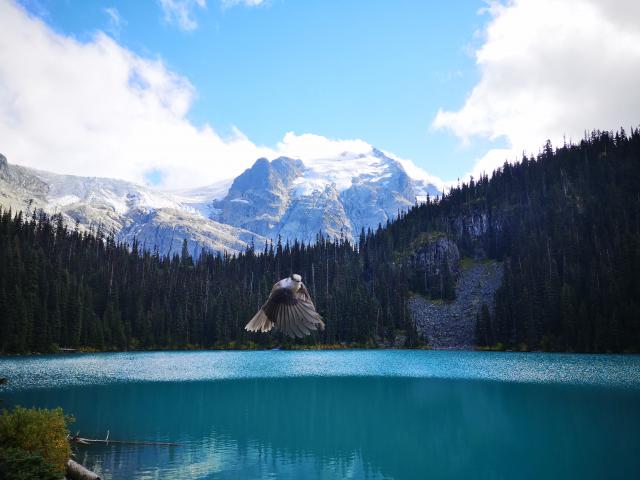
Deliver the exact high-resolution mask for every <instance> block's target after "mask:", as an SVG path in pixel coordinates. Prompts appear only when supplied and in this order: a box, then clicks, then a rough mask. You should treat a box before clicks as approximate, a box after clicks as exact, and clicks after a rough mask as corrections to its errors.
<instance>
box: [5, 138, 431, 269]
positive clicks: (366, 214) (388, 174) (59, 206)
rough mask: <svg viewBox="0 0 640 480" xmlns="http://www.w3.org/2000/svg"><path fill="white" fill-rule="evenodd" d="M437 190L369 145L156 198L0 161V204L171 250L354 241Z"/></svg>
mask: <svg viewBox="0 0 640 480" xmlns="http://www.w3.org/2000/svg"><path fill="white" fill-rule="evenodd" d="M441 188H442V184H441V182H439V181H438V180H437V179H435V178H432V177H430V176H428V175H427V174H426V173H425V172H423V171H422V170H420V169H418V168H417V167H416V166H415V165H413V164H412V163H410V162H407V161H405V160H400V159H397V158H394V157H393V156H391V155H390V154H386V153H383V152H382V151H380V150H377V149H375V148H373V147H371V148H370V149H367V150H366V151H360V152H344V153H342V154H340V155H338V156H329V157H328V158H303V159H294V158H289V157H279V158H276V159H273V160H268V159H266V158H260V159H258V160H257V161H256V162H255V163H254V165H253V166H252V167H251V168H249V169H247V170H245V171H244V172H243V173H242V174H240V175H239V176H238V177H236V178H235V179H233V180H226V181H220V182H218V183H216V184H212V185H208V186H205V187H202V188H197V189H192V190H183V191H172V192H166V191H158V190H155V189H152V188H149V187H145V186H141V185H136V184H134V183H131V182H127V181H123V180H114V179H108V178H93V177H92V178H89V177H79V176H72V175H59V174H55V173H50V172H44V171H39V170H34V169H30V168H27V167H22V166H18V165H10V164H8V163H7V160H6V158H5V157H4V156H1V155H0V205H2V206H3V208H8V207H11V208H13V209H14V211H15V210H25V209H26V208H29V209H33V208H41V209H43V210H44V211H46V212H48V213H52V214H53V213H59V214H62V216H63V218H64V219H65V220H66V221H67V223H68V224H69V225H74V224H75V223H76V222H77V223H78V224H79V226H80V228H82V229H93V230H94V231H95V230H97V229H98V228H100V229H101V230H102V231H103V232H114V233H115V234H116V237H117V238H118V239H119V240H123V241H126V242H129V243H131V242H132V241H133V240H134V239H137V240H138V241H139V243H140V245H142V246H144V247H146V248H147V249H150V250H153V249H155V248H157V249H158V250H159V252H161V253H164V254H167V253H177V252H180V250H181V246H182V242H183V239H186V240H187V242H188V246H189V250H190V252H191V253H192V254H193V255H196V256H197V255H198V254H199V253H201V252H202V251H203V250H205V249H206V250H209V251H216V252H222V251H227V252H230V253H235V252H239V251H242V250H243V249H245V248H246V247H247V245H248V244H249V243H250V242H252V241H253V242H254V243H255V245H256V246H257V247H258V248H261V246H262V245H264V242H265V241H267V239H272V240H274V241H275V240H277V238H278V237H281V238H282V239H283V241H286V240H291V241H292V240H294V239H298V240H301V241H305V242H313V241H314V240H315V239H316V236H317V235H318V233H320V232H322V234H323V235H328V236H331V237H339V236H341V235H342V236H344V237H345V238H347V239H350V240H354V239H355V238H356V237H357V236H358V234H359V233H360V231H361V229H363V228H364V229H367V228H373V229H375V228H376V227H377V226H378V224H383V225H384V224H385V223H386V222H387V220H390V219H393V218H395V217H396V216H397V214H398V211H400V210H405V209H407V208H409V207H410V206H412V205H414V204H415V203H416V202H417V201H419V200H420V199H421V198H423V197H424V196H426V195H427V194H429V195H432V196H435V195H439V193H440V192H441Z"/></svg>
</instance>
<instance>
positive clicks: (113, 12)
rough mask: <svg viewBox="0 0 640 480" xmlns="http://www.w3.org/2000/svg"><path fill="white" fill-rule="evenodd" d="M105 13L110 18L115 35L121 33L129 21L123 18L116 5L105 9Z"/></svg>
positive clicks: (110, 26)
mask: <svg viewBox="0 0 640 480" xmlns="http://www.w3.org/2000/svg"><path fill="white" fill-rule="evenodd" d="M103 11H104V13H105V14H106V15H107V18H108V20H109V28H108V31H110V32H111V33H112V34H113V35H115V36H116V37H117V36H119V35H120V29H121V28H122V27H123V26H124V25H126V24H127V22H126V21H125V20H124V18H122V16H121V15H120V12H119V11H118V9H117V8H116V7H108V8H104V9H103Z"/></svg>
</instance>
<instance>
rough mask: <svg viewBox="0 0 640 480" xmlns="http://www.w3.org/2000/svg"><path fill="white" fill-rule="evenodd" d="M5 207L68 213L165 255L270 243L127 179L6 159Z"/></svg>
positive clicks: (1, 167) (0, 194)
mask: <svg viewBox="0 0 640 480" xmlns="http://www.w3.org/2000/svg"><path fill="white" fill-rule="evenodd" d="M0 205H2V207H3V208H5V209H8V208H12V209H13V210H14V211H18V210H25V209H33V208H39V209H42V210H44V211H45V212H47V213H50V214H60V215H62V217H63V219H64V220H65V222H66V223H67V224H69V225H73V224H75V223H77V224H78V227H79V228H80V229H81V230H93V231H97V230H98V229H100V230H101V231H102V232H103V233H111V232H113V233H114V234H115V237H116V239H118V240H122V241H126V242H128V243H132V242H133V240H134V239H137V240H138V242H139V243H140V245H144V246H145V247H146V248H148V249H149V250H154V249H156V248H157V249H158V252H159V253H161V254H169V253H176V252H178V253H179V252H180V250H181V247H182V242H183V240H187V245H188V249H189V252H190V253H191V254H192V255H194V256H197V255H198V254H199V253H201V252H202V251H203V250H209V251H212V252H224V251H227V252H230V253H237V252H240V251H243V250H244V249H245V248H246V247H247V245H248V244H249V242H251V241H252V239H253V240H255V242H256V243H260V242H264V240H263V239H261V238H260V237H259V236H258V235H255V234H254V233H252V232H249V231H246V230H242V229H238V228H234V227H232V226H229V225H221V224H219V223H218V222H215V221H213V220H211V219H209V218H206V217H204V216H202V215H201V214H200V213H199V212H198V210H197V209H195V208H193V207H191V206H189V205H188V204H185V203H182V202H181V201H180V200H179V199H177V198H175V197H174V196H172V195H170V194H165V193H162V192H159V191H156V190H152V189H150V188H147V187H143V186H140V185H136V184H133V183H130V182H126V181H123V180H114V179H108V178H93V177H92V178H89V177H77V176H72V175H58V174H55V173H50V172H43V171H39V170H33V169H30V168H26V167H21V166H18V165H9V164H8V162H7V160H6V158H5V157H4V156H0Z"/></svg>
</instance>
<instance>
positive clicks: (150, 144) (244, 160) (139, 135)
mask: <svg viewBox="0 0 640 480" xmlns="http://www.w3.org/2000/svg"><path fill="white" fill-rule="evenodd" d="M0 18H2V19H3V20H4V21H3V24H4V28H3V34H2V35H0V140H1V142H0V152H2V153H4V154H5V155H6V156H7V157H8V159H9V161H10V162H15V163H19V164H23V165H27V166H31V167H34V168H40V169H46V170H52V171H56V172H60V173H68V174H75V175H91V176H108V177H116V178H123V179H127V180H131V181H136V182H144V181H145V178H146V176H147V175H148V174H149V172H156V173H155V175H157V174H158V173H157V172H159V174H160V180H161V184H162V186H165V187H168V188H182V187H190V186H196V185H202V184H206V183H209V182H213V181H216V180H219V179H221V178H228V177H232V176H234V175H236V174H237V173H238V172H239V171H242V170H243V169H244V168H247V167H248V166H249V165H250V164H251V163H252V162H253V161H254V160H255V159H256V158H258V157H259V156H262V155H268V156H270V155H272V154H273V152H272V150H271V149H267V148H263V147H259V146H257V145H255V144H253V143H252V142H251V141H250V140H248V139H247V138H246V136H245V135H243V134H242V133H241V132H240V131H237V130H234V133H233V134H232V135H231V137H229V138H222V137H221V136H220V135H218V134H217V133H216V132H215V131H214V130H213V129H212V128H211V127H209V126H208V125H204V126H201V127H199V126H195V125H193V124H192V123H191V122H190V121H189V120H188V119H187V118H186V115H187V112H188V110H189V108H190V106H191V104H192V102H193V100H194V95H195V92H194V88H193V86H192V85H191V84H190V83H189V81H188V80H187V79H186V78H184V77H182V76H180V75H177V74H175V73H173V72H172V71H170V70H169V69H168V68H167V67H166V65H164V64H163V62H162V60H160V59H145V58H141V57H139V56H137V55H135V54H134V53H132V52H131V51H129V50H126V49H124V48H122V47H121V46H119V45H118V44H117V43H116V42H115V41H114V40H113V39H112V38H110V37H109V36H107V35H105V34H104V33H101V32H98V33H96V34H95V36H94V38H93V39H92V40H91V41H89V42H87V43H82V42H78V41H77V40H75V39H72V38H69V37H65V36H62V35H59V34H57V33H55V32H53V31H52V30H51V29H49V28H48V27H47V26H46V25H45V24H44V23H43V22H42V21H40V20H39V19H37V18H34V17H31V16H29V15H28V14H27V13H26V12H25V11H24V10H23V9H22V8H21V7H19V6H16V5H15V4H13V3H11V2H8V1H4V0H0Z"/></svg>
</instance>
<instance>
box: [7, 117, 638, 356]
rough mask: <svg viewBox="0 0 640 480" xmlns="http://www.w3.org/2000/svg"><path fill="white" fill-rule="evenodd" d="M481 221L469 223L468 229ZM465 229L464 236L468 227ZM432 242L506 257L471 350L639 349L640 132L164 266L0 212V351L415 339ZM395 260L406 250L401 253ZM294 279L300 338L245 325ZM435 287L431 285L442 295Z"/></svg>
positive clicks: (549, 152)
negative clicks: (405, 206) (338, 232)
mask: <svg viewBox="0 0 640 480" xmlns="http://www.w3.org/2000/svg"><path fill="white" fill-rule="evenodd" d="M478 225H480V228H476V227H477V226H478ZM472 227H473V228H472ZM431 234H437V235H444V236H446V237H448V238H449V239H451V240H452V241H454V242H455V243H456V244H457V247H458V248H459V250H460V254H461V255H462V256H464V257H471V258H490V259H495V260H499V261H502V262H504V268H505V275H504V281H503V285H502V287H501V288H500V289H499V290H498V292H497V294H496V298H495V309H492V311H493V314H492V315H490V314H489V310H488V309H487V308H483V309H482V315H481V316H480V320H479V323H478V329H477V330H478V338H477V343H478V344H479V345H485V346H493V345H496V344H502V345H504V346H506V347H508V348H526V349H543V350H560V351H585V352H608V351H611V352H625V351H640V280H639V279H638V278H637V274H638V273H639V272H640V130H638V129H635V130H632V131H631V133H630V134H629V135H628V134H627V133H626V132H625V131H623V130H621V131H619V132H617V133H610V132H593V133H592V134H591V135H590V136H588V137H587V138H585V139H584V140H582V141H581V142H580V144H579V145H564V146H562V147H560V148H557V149H555V150H554V149H553V148H552V146H551V145H550V144H549V143H547V145H545V146H544V148H543V150H542V152H541V153H540V154H539V155H538V156H537V158H526V157H525V158H523V159H522V161H521V162H519V163H517V164H507V163H505V165H504V166H503V167H502V168H501V169H499V170H497V171H495V172H493V175H492V176H491V178H489V177H488V176H482V177H481V178H479V179H471V180H470V181H469V182H468V183H463V184H461V185H459V186H458V187H456V188H453V189H452V190H451V191H450V192H449V193H448V194H446V195H445V196H444V197H443V198H442V199H439V200H437V201H433V200H428V201H427V202H426V203H424V204H421V205H419V206H415V207H414V208H412V209H411V210H410V211H409V212H406V213H402V214H400V215H399V217H398V219H397V220H395V221H393V222H390V223H388V224H387V225H385V226H380V227H379V228H378V229H377V230H375V231H368V232H364V231H363V232H362V233H361V235H360V237H359V241H358V244H357V245H353V244H351V243H350V242H348V241H346V240H344V239H333V240H332V239H327V238H323V237H321V236H319V237H318V241H317V242H316V243H315V244H313V245H306V244H300V243H297V242H294V243H293V244H289V243H285V244H284V245H283V244H282V243H281V242H277V243H275V244H268V245H266V246H255V247H254V246H252V247H250V248H249V249H247V250H246V251H245V252H244V253H242V254H240V255H238V256H224V255H214V254H210V253H204V254H202V255H201V256H200V257H199V258H197V259H193V258H191V257H190V256H189V255H188V252H187V250H186V248H184V249H183V252H182V254H181V255H174V256H172V257H161V256H159V255H158V254H157V253H154V252H149V251H142V250H141V248H140V246H139V245H138V244H136V243H134V244H133V245H124V244H120V243H117V242H116V241H115V240H114V236H113V235H110V234H105V233H104V232H101V231H99V230H98V231H95V232H80V231H78V229H77V228H75V229H74V228H73V227H68V226H66V225H64V224H63V222H62V220H61V219H60V218H58V217H56V216H53V217H49V216H47V215H45V214H44V213H42V212H38V211H34V212H27V213H25V212H11V211H8V210H2V211H0V351H1V352H3V353H23V352H34V351H37V352H46V351H52V350H55V349H56V348H57V346H62V347H70V348H88V349H96V350H127V349H151V348H191V347H194V348H195V347H200V348H205V347H221V348H224V347H230V348H233V347H240V346H258V347H270V346H274V345H286V344H290V343H295V344H302V345H305V344H307V345H312V344H328V345H333V344H339V343H348V344H360V345H370V346H375V345H379V344H384V343H385V342H391V341H393V340H394V339H395V338H396V336H397V334H398V332H399V331H402V332H403V333H404V337H405V338H406V346H416V345H421V344H424V343H425V342H426V343H427V344H428V338H427V339H424V338H420V337H419V336H418V335H417V333H416V329H415V327H414V325H413V324H412V321H411V319H410V316H409V315H408V312H407V308H406V305H407V299H408V297H409V296H410V295H411V294H412V293H419V294H423V295H427V296H430V297H431V298H441V299H443V300H444V301H447V300H449V299H451V296H452V294H453V293H452V292H453V285H454V283H455V278H454V276H453V275H452V273H451V272H450V271H449V270H448V269H444V270H443V271H441V272H440V273H439V275H440V276H441V278H440V282H439V284H440V286H441V287H440V288H439V289H435V290H434V289H429V288H425V287H422V286H421V285H422V282H421V281H417V280H416V277H417V275H420V273H419V272H417V270H416V268H417V267H415V264H414V263H412V262H411V261H410V260H408V259H410V258H411V252H412V251H414V250H415V249H416V248H417V247H419V246H420V241H422V240H421V239H425V238H428V237H429V236H430V235H431ZM407 252H408V253H407ZM292 272H295V273H300V274H302V276H303V280H304V282H305V283H306V285H307V287H308V289H309V291H310V292H311V295H312V297H313V299H314V301H315V303H316V307H317V309H318V311H319V312H320V314H321V315H322V316H323V317H324V319H325V321H326V325H327V328H326V330H325V331H324V332H320V333H317V334H314V335H313V336H311V337H308V338H306V339H301V340H296V341H292V340H288V339H285V338H283V337H282V336H281V335H280V334H278V333H274V334H269V335H260V334H250V333H247V332H245V331H244V325H245V324H246V322H247V321H248V320H249V319H250V318H251V316H252V315H253V314H254V313H255V311H256V310H257V309H258V308H259V307H260V305H261V304H262V302H264V300H265V299H266V298H267V296H268V294H269V291H270V289H271V286H272V285H273V283H274V282H275V281H277V280H278V279H280V278H282V277H284V276H286V275H289V274H290V273H292ZM443 286H444V287H443Z"/></svg>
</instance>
